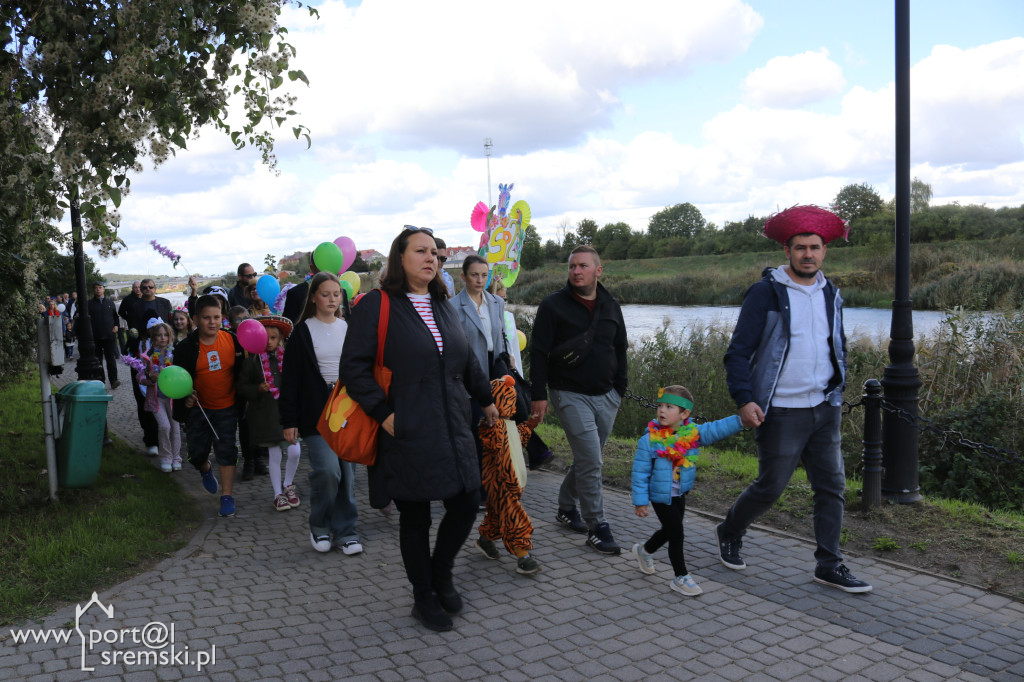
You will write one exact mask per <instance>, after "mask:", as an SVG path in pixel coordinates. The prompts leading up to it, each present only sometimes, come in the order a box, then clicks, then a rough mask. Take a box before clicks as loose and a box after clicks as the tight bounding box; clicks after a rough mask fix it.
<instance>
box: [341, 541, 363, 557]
mask: <svg viewBox="0 0 1024 682" xmlns="http://www.w3.org/2000/svg"><path fill="white" fill-rule="evenodd" d="M341 551H342V552H344V553H345V554H347V555H348V556H352V555H353V554H359V553H360V552H362V551H363V546H362V545H361V544H359V541H358V540H349V541H348V542H346V543H343V544H342V545H341Z"/></svg>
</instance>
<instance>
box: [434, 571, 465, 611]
mask: <svg viewBox="0 0 1024 682" xmlns="http://www.w3.org/2000/svg"><path fill="white" fill-rule="evenodd" d="M434 592H436V593H437V600H438V601H439V602H440V603H441V608H442V609H444V610H445V611H447V612H448V613H450V614H451V615H453V616H454V615H455V614H457V613H459V612H461V611H462V597H461V596H460V595H459V593H458V592H457V591H456V590H455V585H453V584H452V577H451V576H448V577H447V578H446V579H444V580H437V579H435V580H434Z"/></svg>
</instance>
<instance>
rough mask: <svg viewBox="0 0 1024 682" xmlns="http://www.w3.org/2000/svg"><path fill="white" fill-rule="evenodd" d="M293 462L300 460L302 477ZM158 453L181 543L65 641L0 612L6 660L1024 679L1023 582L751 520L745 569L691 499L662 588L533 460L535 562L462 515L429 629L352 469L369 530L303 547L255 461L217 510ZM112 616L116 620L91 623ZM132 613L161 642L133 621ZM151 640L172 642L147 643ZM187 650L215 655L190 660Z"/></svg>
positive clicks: (386, 522) (48, 669)
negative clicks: (842, 568)
mask: <svg viewBox="0 0 1024 682" xmlns="http://www.w3.org/2000/svg"><path fill="white" fill-rule="evenodd" d="M70 378H73V377H65V378H64V381H67V380H69V379H70ZM122 379H123V377H122ZM127 388H128V387H127V383H126V384H125V385H124V386H122V387H121V388H119V389H118V390H117V391H113V393H114V394H115V400H114V401H113V402H112V403H111V406H110V420H109V422H110V425H111V428H112V429H113V430H114V431H115V432H116V433H117V434H118V435H119V436H121V437H122V438H125V439H127V440H128V441H130V442H132V443H134V444H137V445H139V446H140V447H141V432H140V430H139V428H138V424H137V422H136V420H135V406H134V402H133V400H132V397H131V393H130V391H128V390H127ZM140 456H141V455H140ZM307 474H308V468H307V466H306V464H305V462H303V464H302V466H301V467H300V469H299V475H298V476H297V478H296V481H297V482H298V484H299V487H300V492H305V491H306V490H308V485H307V479H306V476H307ZM172 475H173V476H175V477H176V478H178V479H179V480H180V482H181V483H182V484H183V485H184V486H185V488H186V489H187V490H189V492H190V493H191V494H194V496H195V497H196V498H197V500H198V503H199V504H200V505H201V506H202V509H203V511H204V513H205V515H206V518H205V520H204V522H203V524H202V526H201V527H200V529H199V530H198V532H197V533H196V535H195V537H194V538H193V539H192V541H191V542H190V543H189V545H188V546H187V547H185V548H184V549H183V550H181V551H179V552H178V553H177V554H176V555H175V556H173V557H171V558H169V559H167V560H165V561H163V562H162V563H160V564H159V565H158V566H157V567H156V568H154V569H153V570H151V571H148V572H146V573H144V574H142V575H140V576H137V577H135V578H133V579H131V580H129V581H127V582H125V583H122V584H120V585H117V586H115V587H113V588H111V589H109V590H106V591H104V592H103V593H102V594H100V595H99V600H100V602H101V604H99V605H93V606H91V607H90V608H89V610H88V611H86V613H85V614H84V615H83V616H82V618H81V620H80V624H79V625H80V629H81V630H82V635H81V636H80V635H79V634H78V633H77V631H74V632H73V634H72V635H71V636H70V639H69V640H68V642H67V643H60V644H54V642H53V641H52V640H51V641H49V642H45V643H43V642H29V643H15V642H14V641H13V637H12V633H11V632H10V631H0V679H3V680H13V679H19V680H21V679H24V680H80V679H87V680H100V679H103V680H107V679H110V680H113V679H126V680H154V679H155V680H164V679H166V680H176V679H212V680H238V681H242V682H251V681H252V680H263V679H288V680H413V679H429V680H476V679H502V680H530V679H538V680H591V679H614V680H636V679H648V678H660V679H702V680H875V681H880V680H895V679H908V680H920V681H925V680H945V679H959V680H982V679H995V680H1020V679H1024V605H1022V604H1020V603H1017V602H1014V601H1012V600H1010V599H1007V598H1004V597H1001V596H998V595H993V594H989V593H987V592H985V591H984V590H980V589H976V588H973V587H967V586H964V585H962V584H959V583H956V582H953V581H949V580H944V579H941V578H938V577H934V576H931V575H927V574H924V573H920V572H916V571H913V570H908V569H901V568H894V567H892V566H890V565H887V564H884V563H881V562H877V561H874V560H873V559H871V558H865V557H858V558H853V559H851V560H850V561H849V562H848V563H849V564H850V565H851V567H852V569H853V571H854V573H855V574H856V575H857V576H858V577H863V578H865V579H867V580H869V581H870V582H871V583H872V584H873V585H874V588H875V589H874V591H873V592H871V593H869V594H866V595H848V594H845V593H842V592H839V591H837V590H834V589H830V588H826V587H823V586H821V585H817V584H815V583H814V582H812V580H811V569H812V568H813V559H812V552H813V543H811V542H809V541H806V540H800V539H796V538H791V537H786V536H781V535H778V534H773V533H769V532H766V531H763V530H753V531H751V532H750V533H749V535H748V538H747V541H746V543H745V545H744V548H743V556H744V558H745V560H746V562H747V564H748V568H747V570H745V571H732V570H729V569H727V568H725V567H724V566H722V565H721V564H720V563H719V561H718V558H717V555H716V554H715V540H714V523H715V521H714V520H713V519H711V518H708V517H705V516H701V515H699V514H696V513H694V514H687V518H686V533H687V538H686V553H687V564H688V565H689V566H690V567H691V570H692V571H693V573H694V575H695V576H696V578H697V581H698V582H699V583H700V585H701V587H703V588H704V594H703V595H701V596H699V597H696V598H687V597H683V596H682V595H679V594H677V593H675V592H672V591H670V590H669V588H668V582H669V580H670V579H671V577H672V575H671V568H670V566H669V564H668V559H667V557H666V556H665V555H664V551H662V552H661V553H659V555H658V557H657V558H658V573H657V574H656V575H654V576H647V575H643V574H641V573H640V572H639V571H638V570H637V568H636V566H635V564H634V562H633V561H632V559H631V556H630V555H628V554H625V553H624V554H623V555H622V556H619V557H606V556H602V555H599V554H597V553H596V552H594V551H593V550H591V549H589V548H587V547H586V546H585V545H584V536H582V535H577V534H574V533H571V532H568V531H567V530H566V529H564V528H563V527H562V526H560V525H559V524H557V523H555V522H554V519H553V517H554V511H555V500H556V498H557V489H558V485H559V483H560V477H559V476H557V475H555V474H551V473H544V472H538V473H531V474H530V481H529V486H528V487H527V489H526V492H525V494H524V505H525V507H526V509H527V511H528V512H529V513H530V514H531V516H532V518H533V522H534V526H535V528H536V530H535V536H534V542H535V547H536V549H535V552H534V553H535V556H536V557H537V558H538V559H539V560H540V561H541V563H542V564H543V567H544V568H543V571H541V572H540V573H539V574H537V575H536V576H532V577H526V576H520V575H517V574H516V573H515V561H514V560H513V559H512V558H511V557H509V556H503V557H502V559H501V560H500V561H491V560H489V559H487V558H486V557H484V556H483V554H481V553H480V552H479V551H477V550H476V549H475V547H474V546H473V545H472V541H473V540H474V539H475V537H476V535H475V533H474V534H473V535H472V536H471V537H470V541H469V542H467V545H466V549H465V551H464V552H463V553H462V554H460V556H459V559H458V561H457V563H456V584H457V586H458V587H459V589H460V590H461V592H462V594H463V597H464V598H465V600H466V609H465V611H464V612H463V614H462V615H459V616H457V617H456V618H455V622H456V626H455V630H454V631H452V632H448V633H441V634H437V633H431V632H428V631H426V630H424V629H423V628H421V627H420V626H419V625H418V624H417V623H416V622H415V621H414V620H413V619H412V617H411V616H410V615H409V611H410V608H411V602H412V598H411V591H410V588H409V586H408V583H407V582H406V579H405V574H404V571H403V568H402V563H401V557H400V555H399V550H398V542H397V535H398V520H397V514H396V515H393V516H390V517H388V516H384V515H382V514H381V513H379V512H377V511H375V510H372V509H370V507H369V505H368V504H367V503H366V479H365V474H364V471H363V470H362V469H360V472H359V475H358V478H357V491H358V496H359V502H360V505H361V506H360V512H361V516H360V523H359V532H360V534H361V536H362V541H363V544H364V546H365V552H364V553H363V554H361V555H358V556H352V557H349V556H344V555H343V554H342V553H341V552H338V551H334V552H331V553H329V554H318V553H316V552H315V551H314V550H313V549H312V547H311V546H310V543H309V534H308V531H307V525H306V517H305V510H306V508H305V506H302V507H299V508H298V509H295V510H292V511H289V512H284V513H282V512H277V511H275V510H274V509H273V508H272V505H271V497H272V496H271V494H270V483H269V481H268V480H267V478H266V477H257V479H256V480H254V481H251V482H239V483H238V484H236V501H237V507H238V515H237V516H236V517H235V518H232V519H220V518H217V516H216V512H217V498H216V497H214V496H212V495H207V494H206V493H205V492H203V491H202V489H201V487H200V483H199V476H198V474H196V473H195V472H194V471H191V470H190V468H189V467H188V466H186V469H185V470H184V471H182V472H180V473H177V474H172ZM605 508H606V512H607V515H608V518H609V519H610V521H611V525H612V529H613V531H614V533H615V537H616V538H617V539H618V540H619V542H620V543H621V544H623V545H624V546H627V547H628V546H629V545H630V544H631V543H632V542H635V541H637V540H641V539H643V538H646V537H647V535H648V534H649V533H650V532H651V531H652V530H653V528H654V525H653V522H652V521H651V519H638V518H637V517H636V516H634V514H633V508H632V506H631V504H630V501H629V498H628V496H627V495H626V494H624V493H622V492H619V491H615V490H610V489H606V491H605ZM435 512H437V510H435ZM435 525H436V524H435ZM81 606H85V604H82V605H81ZM101 607H112V608H113V617H112V618H109V619H108V618H107V615H106V613H104V612H102V611H101ZM75 619H76V607H75V606H71V607H67V608H63V609H60V610H59V611H58V612H56V613H54V614H53V615H52V616H50V617H48V618H46V619H44V620H43V621H41V622H40V623H32V624H29V625H31V627H32V629H34V630H38V631H44V630H47V629H50V628H52V629H67V628H69V627H74V624H75ZM172 625H173V644H169V643H167V642H168V641H169V640H170V639H171V637H170V634H171V633H170V628H171V626H172ZM8 630H9V629H8ZM122 630H123V631H124V632H126V633H127V634H125V635H122V636H123V637H124V638H125V639H124V641H121V642H116V643H111V642H109V641H93V640H109V639H111V638H113V637H117V636H119V635H118V631H122ZM133 632H134V634H133ZM147 632H148V633H149V639H146V640H145V641H146V643H148V644H151V645H155V646H159V645H160V643H161V641H163V642H164V645H163V647H162V648H155V646H151V647H147V646H146V645H145V644H143V643H135V642H134V641H133V639H132V638H133V637H136V638H138V637H140V636H143V635H145V634H146V633H147ZM161 632H164V633H165V634H166V635H167V636H166V637H165V638H164V639H163V640H161V639H160V636H159V635H160V633H161ZM83 640H84V642H85V643H84V644H83ZM186 647H187V651H183V649H185V648H186ZM83 651H84V655H85V665H86V667H91V668H94V669H93V670H92V671H83V670H82V667H83ZM150 651H156V652H164V655H165V656H166V658H165V659H164V660H160V659H153V660H148V659H146V658H145V656H147V655H148V653H147V652H150ZM118 652H120V657H119V658H117V659H116V660H113V657H114V656H115V654H118ZM214 652H215V654H216V662H215V663H214V662H213V661H212V654H213V653H214ZM172 654H173V656H172ZM197 656H206V657H208V658H206V659H204V663H205V665H204V667H203V669H201V670H200V669H198V668H197V665H196V662H197ZM185 657H187V658H185Z"/></svg>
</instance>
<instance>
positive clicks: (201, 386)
mask: <svg viewBox="0 0 1024 682" xmlns="http://www.w3.org/2000/svg"><path fill="white" fill-rule="evenodd" d="M195 387H196V393H198V394H199V403H200V404H201V405H202V406H203V407H204V408H206V409H208V410H223V409H226V408H229V407H231V406H233V405H234V404H235V342H234V341H233V340H232V339H231V334H229V333H227V332H226V331H218V332H217V340H216V341H214V342H213V344H211V345H209V346H208V345H206V344H205V343H203V342H202V340H200V341H199V360H198V361H197V362H196V380H195Z"/></svg>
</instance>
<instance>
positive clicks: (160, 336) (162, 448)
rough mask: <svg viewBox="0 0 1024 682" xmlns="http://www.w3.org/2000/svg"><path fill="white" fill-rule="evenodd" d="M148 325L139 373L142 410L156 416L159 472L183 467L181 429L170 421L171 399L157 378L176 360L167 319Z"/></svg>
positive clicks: (169, 471) (177, 469)
mask: <svg viewBox="0 0 1024 682" xmlns="http://www.w3.org/2000/svg"><path fill="white" fill-rule="evenodd" d="M150 322H154V323H153V324H150V325H149V340H148V341H146V347H145V349H144V350H143V352H142V354H141V355H142V363H143V364H142V367H143V369H142V370H141V371H139V372H138V380H139V385H140V386H146V387H147V390H146V400H145V402H144V403H143V409H144V410H146V411H147V412H152V413H153V416H154V417H155V418H156V428H157V446H158V449H159V452H160V471H163V472H164V473H167V474H169V473H171V472H172V471H180V470H181V431H180V429H178V425H177V424H175V423H173V422H172V421H171V399H170V398H169V397H167V396H166V395H165V394H164V393H163V391H161V390H160V387H159V385H158V383H157V382H158V380H159V376H160V372H161V370H163V369H164V368H165V367H170V366H171V364H172V363H173V360H174V350H173V346H172V344H171V338H172V335H173V333H174V332H173V331H172V330H171V327H170V325H168V324H167V323H166V322H155V318H154V320H150Z"/></svg>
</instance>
